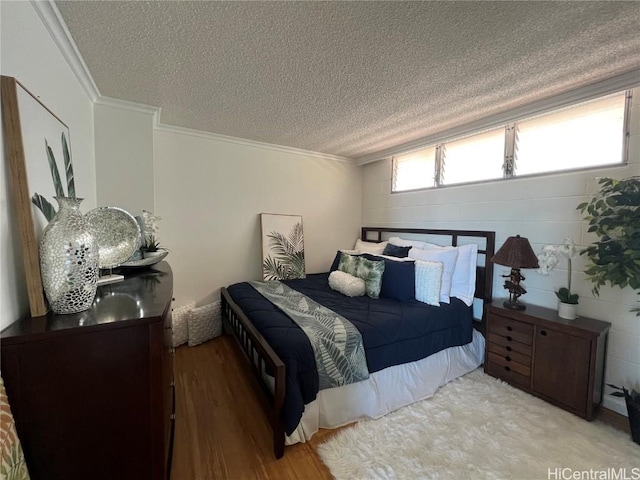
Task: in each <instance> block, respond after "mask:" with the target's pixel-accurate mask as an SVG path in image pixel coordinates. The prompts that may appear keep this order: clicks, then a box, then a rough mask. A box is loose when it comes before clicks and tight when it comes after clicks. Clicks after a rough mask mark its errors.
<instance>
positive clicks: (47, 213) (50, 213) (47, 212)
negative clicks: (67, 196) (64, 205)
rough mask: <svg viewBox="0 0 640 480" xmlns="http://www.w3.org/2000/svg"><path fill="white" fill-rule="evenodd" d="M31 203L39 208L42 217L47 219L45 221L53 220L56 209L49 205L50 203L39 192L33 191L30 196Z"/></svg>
mask: <svg viewBox="0 0 640 480" xmlns="http://www.w3.org/2000/svg"><path fill="white" fill-rule="evenodd" d="M31 203H33V204H34V205H35V206H36V207H38V208H39V209H40V211H41V212H42V214H43V215H44V217H45V218H46V219H47V222H50V221H51V220H53V217H55V215H56V209H55V207H54V206H53V205H51V203H49V200H47V199H46V198H44V197H43V196H42V195H40V194H39V193H34V194H33V196H32V197H31Z"/></svg>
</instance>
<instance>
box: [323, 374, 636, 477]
mask: <svg viewBox="0 0 640 480" xmlns="http://www.w3.org/2000/svg"><path fill="white" fill-rule="evenodd" d="M318 453H319V455H320V457H321V458H322V461H323V462H324V463H325V464H326V465H327V466H328V467H329V469H330V470H331V473H332V475H333V476H334V477H335V478H336V479H338V480H342V479H344V480H347V479H348V480H355V479H456V480H458V479H460V480H462V479H523V480H524V479H547V480H549V479H551V480H564V479H569V478H571V479H573V478H579V479H584V478H589V479H590V478H594V479H595V478H597V479H600V478H606V479H612V478H624V479H631V478H636V479H640V446H639V445H637V444H635V443H633V442H632V441H631V435H629V434H627V433H624V432H620V431H618V430H616V429H614V428H613V427H610V426H608V425H605V424H603V423H600V422H587V421H585V420H583V419H581V418H579V417H577V416H575V415H573V414H571V413H569V412H566V411H564V410H561V409H560V408H557V407H555V406H553V405H551V404H549V403H546V402H545V401H543V400H540V399H538V398H536V397H533V396H531V395H529V394H527V393H525V392H522V391H520V390H517V389H515V388H513V387H511V386H510V385H508V384H506V383H504V382H502V381H500V380H497V379H495V378H493V377H490V376H488V375H485V374H484V373H483V372H482V370H481V369H478V370H475V371H473V372H471V373H469V374H467V375H465V376H463V377H461V378H459V379H457V380H454V381H453V382H451V383H449V384H448V385H445V386H444V387H442V388H441V389H440V390H439V391H438V392H436V394H435V395H434V396H433V397H431V398H429V399H427V400H423V401H421V402H418V403H415V404H413V405H410V406H408V407H405V408H402V409H400V410H397V411H395V412H393V413H390V414H388V415H386V416H384V417H382V418H380V419H378V420H367V421H363V422H359V423H358V424H357V425H355V426H354V427H351V428H347V429H345V430H343V431H341V432H339V433H337V434H336V435H335V436H333V437H331V438H330V439H329V440H328V441H327V442H325V443H323V444H321V445H319V446H318ZM576 472H577V473H576ZM585 472H586V473H585ZM589 472H592V473H589ZM599 472H604V473H599ZM574 475H579V476H574ZM625 475H626V476H625ZM634 475H635V476H634Z"/></svg>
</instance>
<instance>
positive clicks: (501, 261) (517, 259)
mask: <svg viewBox="0 0 640 480" xmlns="http://www.w3.org/2000/svg"><path fill="white" fill-rule="evenodd" d="M491 261H492V262H493V263H497V264H498V265H504V266H505V267H511V273H509V274H508V275H502V277H504V278H506V279H507V280H505V282H504V288H506V289H507V290H509V300H508V301H505V302H504V303H503V305H504V306H505V307H506V308H511V309H513V310H524V309H525V308H526V307H525V305H524V304H522V303H520V302H519V301H518V298H519V297H520V295H522V294H524V293H527V291H526V290H525V289H524V288H523V287H522V285H520V282H521V281H522V280H525V277H523V276H522V274H521V273H520V269H521V268H538V266H539V265H538V258H537V257H536V254H535V253H534V252H533V249H532V248H531V244H530V243H529V240H527V239H526V238H525V237H521V236H520V235H516V236H515V237H509V238H507V241H506V242H504V245H502V247H500V250H498V251H497V253H496V254H495V255H494V256H493V258H492V259H491Z"/></svg>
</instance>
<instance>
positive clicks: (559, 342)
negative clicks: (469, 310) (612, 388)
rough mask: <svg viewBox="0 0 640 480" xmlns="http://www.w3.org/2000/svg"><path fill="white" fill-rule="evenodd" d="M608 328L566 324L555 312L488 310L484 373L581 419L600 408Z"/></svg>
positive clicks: (585, 321)
mask: <svg viewBox="0 0 640 480" xmlns="http://www.w3.org/2000/svg"><path fill="white" fill-rule="evenodd" d="M610 326H611V324H610V323H608V322H603V321H601V320H594V319H592V318H586V317H579V318H576V319H575V320H565V319H563V318H560V317H558V314H557V312H556V311H555V310H551V309H548V308H542V307H537V306H535V305H527V309H526V310H510V309H507V308H504V307H503V306H502V305H489V307H488V314H487V329H486V331H487V335H486V340H487V342H486V358H485V363H484V370H485V372H486V373H488V374H489V375H492V376H494V377H497V378H500V379H502V380H504V381H506V382H508V383H510V384H511V385H513V386H515V387H518V388H520V389H522V390H525V391H526V392H529V393H531V394H533V395H536V396H538V397H540V398H543V399H544V400H547V401H548V402H550V403H553V404H554V405H557V406H559V407H561V408H564V409H565V410H568V411H570V412H572V413H575V414H576V415H579V416H581V417H583V418H586V419H587V420H591V419H592V418H593V412H594V407H596V406H598V405H600V403H601V402H602V389H603V380H604V359H605V353H606V342H607V334H608V332H609V327H610Z"/></svg>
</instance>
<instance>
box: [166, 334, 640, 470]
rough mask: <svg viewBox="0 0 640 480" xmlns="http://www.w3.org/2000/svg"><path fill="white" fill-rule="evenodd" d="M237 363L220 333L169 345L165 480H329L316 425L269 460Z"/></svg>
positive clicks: (604, 415)
mask: <svg viewBox="0 0 640 480" xmlns="http://www.w3.org/2000/svg"><path fill="white" fill-rule="evenodd" d="M243 361H244V359H243V358H242V357H241V354H240V353H238V351H237V348H236V346H235V345H234V343H233V339H232V338H231V337H229V336H226V335H223V336H222V337H218V338H216V339H215V340H212V341H209V342H207V343H204V344H202V345H199V346H197V347H186V346H183V347H179V348H178V349H177V350H176V357H175V379H176V423H175V439H174V450H173V466H172V472H171V479H172V480H209V479H233V480H236V479H242V480H244V479H261V480H262V479H265V480H269V479H278V480H284V479H304V480H315V479H331V478H332V477H331V474H330V473H329V470H328V469H327V467H325V465H324V464H323V463H322V462H321V461H320V459H319V457H318V455H317V454H316V452H315V447H316V446H317V445H318V444H320V443H322V442H323V441H326V440H327V439H328V438H329V437H330V436H331V435H333V434H334V433H335V431H333V430H321V431H320V432H318V433H317V434H316V435H314V437H313V439H312V440H311V441H310V442H308V443H304V444H297V445H292V446H288V447H285V455H284V457H283V458H282V459H280V460H276V459H275V457H274V456H273V450H272V441H271V428H270V427H269V424H268V422H267V420H266V416H265V415H264V412H263V411H262V408H261V404H260V403H259V401H258V399H257V398H258V397H257V395H256V393H255V391H254V390H253V387H252V383H251V382H250V381H249V380H248V377H247V375H246V371H245V370H244V369H243V368H242V365H243V364H242V363H241V362H243ZM598 419H599V420H601V421H603V422H605V423H608V424H611V425H613V426H614V427H616V428H620V429H626V430H627V431H628V429H629V427H628V421H627V418H626V417H623V416H621V415H618V414H616V413H614V412H611V411H609V410H606V409H600V413H599V415H598ZM347 428H348V427H347Z"/></svg>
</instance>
